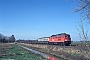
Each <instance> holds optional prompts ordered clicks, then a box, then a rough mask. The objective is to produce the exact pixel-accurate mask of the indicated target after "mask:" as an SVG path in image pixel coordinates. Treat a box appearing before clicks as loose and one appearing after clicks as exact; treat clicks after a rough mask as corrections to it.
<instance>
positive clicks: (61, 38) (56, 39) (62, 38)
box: [49, 33, 71, 45]
mask: <svg viewBox="0 0 90 60" xmlns="http://www.w3.org/2000/svg"><path fill="white" fill-rule="evenodd" d="M49 44H59V45H70V44H71V38H70V35H69V34H65V33H64V34H57V35H53V36H51V37H50V38H49Z"/></svg>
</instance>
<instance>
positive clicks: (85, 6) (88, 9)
mask: <svg viewBox="0 0 90 60" xmlns="http://www.w3.org/2000/svg"><path fill="white" fill-rule="evenodd" d="M74 1H76V3H77V6H78V7H77V8H76V9H75V11H76V12H78V13H80V14H81V15H82V17H83V18H84V19H85V20H86V21H87V22H88V23H89V24H90V0H74Z"/></svg>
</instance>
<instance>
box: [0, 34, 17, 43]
mask: <svg viewBox="0 0 90 60" xmlns="http://www.w3.org/2000/svg"><path fill="white" fill-rule="evenodd" d="M13 42H15V37H14V35H11V36H10V37H8V36H4V35H3V34H1V33H0V43H13Z"/></svg>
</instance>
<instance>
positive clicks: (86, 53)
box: [23, 44, 90, 59]
mask: <svg viewBox="0 0 90 60" xmlns="http://www.w3.org/2000/svg"><path fill="white" fill-rule="evenodd" d="M23 45H26V46H28V47H31V48H34V49H37V50H39V51H41V52H45V53H50V54H52V55H56V56H58V57H63V58H65V59H70V58H71V59H76V57H77V59H79V58H83V59H85V58H88V59H90V46H87V47H86V46H55V45H40V44H23ZM68 55H69V56H71V57H69V56H68Z"/></svg>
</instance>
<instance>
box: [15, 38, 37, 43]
mask: <svg viewBox="0 0 90 60" xmlns="http://www.w3.org/2000/svg"><path fill="white" fill-rule="evenodd" d="M16 42H18V43H28V44H30V43H31V44H32V43H33V44H34V43H35V44H36V43H38V41H37V40H22V39H19V40H17V41H16Z"/></svg>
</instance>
